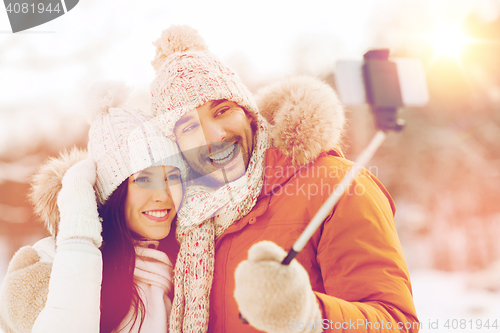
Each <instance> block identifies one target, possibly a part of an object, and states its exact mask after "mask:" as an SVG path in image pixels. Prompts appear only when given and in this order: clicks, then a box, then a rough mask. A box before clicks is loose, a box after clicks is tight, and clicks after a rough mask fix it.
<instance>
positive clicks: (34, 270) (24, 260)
mask: <svg viewBox="0 0 500 333" xmlns="http://www.w3.org/2000/svg"><path fill="white" fill-rule="evenodd" d="M51 268H52V264H51V263H49V262H43V261H41V260H40V256H39V255H38V253H37V251H36V250H35V249H33V248H32V247H31V246H25V247H23V248H21V249H20V250H19V251H17V253H16V254H15V255H14V257H13V258H12V260H11V261H10V263H9V267H8V269H7V274H6V276H5V278H4V281H3V284H2V288H1V291H0V327H1V328H2V329H3V330H4V331H5V332H6V333H14V332H15V333H21V332H31V328H32V327H33V323H34V322H35V319H36V318H37V316H38V315H39V313H40V311H41V310H42V309H43V307H44V306H45V302H46V300H47V293H48V289H49V279H50V272H51Z"/></svg>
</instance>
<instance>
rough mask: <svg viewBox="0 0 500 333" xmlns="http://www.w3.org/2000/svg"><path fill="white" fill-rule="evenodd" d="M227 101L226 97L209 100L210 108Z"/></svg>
mask: <svg viewBox="0 0 500 333" xmlns="http://www.w3.org/2000/svg"><path fill="white" fill-rule="evenodd" d="M224 102H227V99H218V100H216V101H211V102H210V108H215V107H216V106H217V105H219V104H222V103H224Z"/></svg>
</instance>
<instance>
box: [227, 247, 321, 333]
mask: <svg viewBox="0 0 500 333" xmlns="http://www.w3.org/2000/svg"><path fill="white" fill-rule="evenodd" d="M285 256H286V252H285V251H284V250H283V249H282V248H280V247H279V246H278V245H276V244H275V243H273V242H269V241H262V242H259V243H257V244H254V245H253V246H252V247H251V248H250V250H249V251H248V260H245V261H242V262H241V263H240V264H239V265H238V267H237V268H236V271H235V284H236V286H235V290H234V298H235V299H236V302H237V303H238V307H239V310H240V313H241V315H242V316H243V318H245V319H246V320H247V321H248V322H249V323H250V325H252V326H253V327H255V328H257V329H259V330H262V331H265V332H268V333H278V332H279V333H281V332H322V331H323V330H322V325H321V321H322V318H321V317H322V315H321V310H320V308H319V305H318V303H317V301H316V295H315V294H314V293H313V291H312V289H311V283H310V282H309V275H308V274H307V272H306V270H305V269H304V268H303V267H302V266H301V265H300V264H299V263H298V262H297V260H292V262H291V263H290V265H287V266H285V265H282V264H281V262H282V261H283V259H284V258H285Z"/></svg>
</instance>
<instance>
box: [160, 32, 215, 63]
mask: <svg viewBox="0 0 500 333" xmlns="http://www.w3.org/2000/svg"><path fill="white" fill-rule="evenodd" d="M153 45H154V46H156V55H155V58H154V59H153V61H152V62H151V64H152V65H153V68H154V69H155V71H158V70H159V69H160V68H161V67H162V66H163V64H164V63H165V61H166V59H167V58H168V57H169V56H170V55H171V54H173V53H175V52H185V51H208V47H207V45H206V44H205V41H204V40H203V38H202V37H201V36H200V34H199V33H198V30H196V29H194V28H191V27H190V26H188V25H173V26H171V27H170V28H168V29H165V30H163V32H162V34H161V37H160V38H158V39H157V40H156V42H154V43H153Z"/></svg>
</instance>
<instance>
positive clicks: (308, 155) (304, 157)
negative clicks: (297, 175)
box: [256, 76, 345, 165]
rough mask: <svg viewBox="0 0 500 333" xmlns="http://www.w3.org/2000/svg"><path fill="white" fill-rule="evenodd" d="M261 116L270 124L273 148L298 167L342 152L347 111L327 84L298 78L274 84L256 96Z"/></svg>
mask: <svg viewBox="0 0 500 333" xmlns="http://www.w3.org/2000/svg"><path fill="white" fill-rule="evenodd" d="M256 101H257V106H258V108H259V112H260V113H261V114H262V115H263V116H264V117H265V118H266V119H267V121H268V122H269V125H270V126H269V127H270V128H269V135H270V137H271V140H272V144H273V146H274V147H278V148H279V149H280V150H281V151H282V152H283V153H284V154H286V155H288V156H290V157H291V158H292V161H293V163H294V164H296V165H306V164H308V163H310V162H312V161H314V160H315V159H316V158H317V157H318V156H319V155H320V154H321V153H324V152H328V151H330V150H332V149H336V150H340V147H341V146H340V142H341V137H342V135H343V133H344V125H345V115H344V107H343V106H342V104H341V103H340V100H339V98H338V97H337V94H336V93H335V91H334V90H333V89H332V87H330V86H329V85H328V84H327V83H325V82H323V81H321V80H319V79H316V78H313V77H308V76H297V77H293V78H289V79H286V80H283V81H282V82H278V83H276V84H271V85H269V86H267V87H264V88H262V89H260V90H259V91H258V92H257V94H256Z"/></svg>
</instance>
